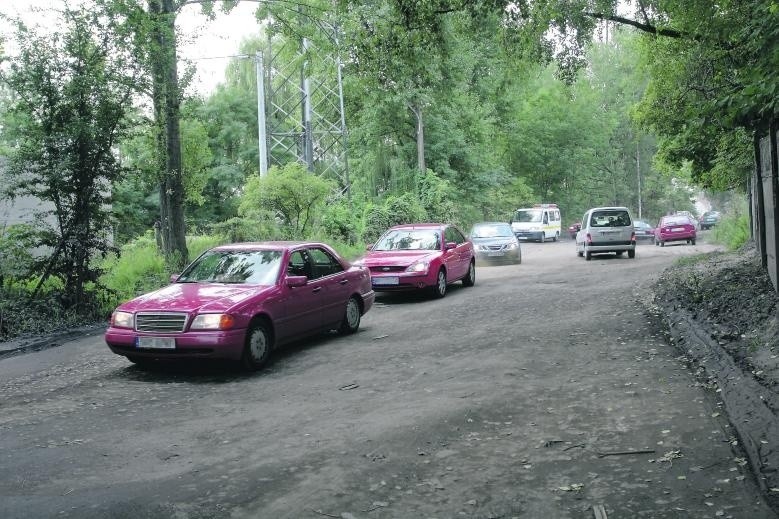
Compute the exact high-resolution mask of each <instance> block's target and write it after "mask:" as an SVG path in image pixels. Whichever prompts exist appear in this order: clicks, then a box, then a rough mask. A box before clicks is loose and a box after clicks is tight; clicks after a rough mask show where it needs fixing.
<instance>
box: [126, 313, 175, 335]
mask: <svg viewBox="0 0 779 519" xmlns="http://www.w3.org/2000/svg"><path fill="white" fill-rule="evenodd" d="M185 324H187V314H174V313H159V314H137V315H136V316H135V329H136V330H137V331H139V332H168V333H172V332H183V331H184V325H185Z"/></svg>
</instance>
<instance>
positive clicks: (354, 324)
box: [338, 296, 362, 335]
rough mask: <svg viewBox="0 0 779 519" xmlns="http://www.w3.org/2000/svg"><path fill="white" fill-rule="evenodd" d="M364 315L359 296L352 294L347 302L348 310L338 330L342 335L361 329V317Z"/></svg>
mask: <svg viewBox="0 0 779 519" xmlns="http://www.w3.org/2000/svg"><path fill="white" fill-rule="evenodd" d="M361 317H362V308H361V307H360V301H359V300H358V299H357V297H355V296H352V297H350V298H349V300H348V301H347V302H346V311H344V318H343V320H342V321H341V326H339V327H338V332H339V333H340V334H342V335H351V334H353V333H356V332H357V330H359V329H360V318H361Z"/></svg>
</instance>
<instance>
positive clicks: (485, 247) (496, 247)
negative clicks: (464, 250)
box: [479, 244, 507, 250]
mask: <svg viewBox="0 0 779 519" xmlns="http://www.w3.org/2000/svg"><path fill="white" fill-rule="evenodd" d="M506 247H507V245H505V244H502V245H501V244H498V245H481V246H480V247H479V248H480V249H481V250H503V249H505V248H506Z"/></svg>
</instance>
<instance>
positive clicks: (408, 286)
mask: <svg viewBox="0 0 779 519" xmlns="http://www.w3.org/2000/svg"><path fill="white" fill-rule="evenodd" d="M437 276H438V271H435V272H428V273H427V274H417V273H411V272H394V273H391V274H386V275H385V274H381V275H375V274H373V273H371V284H372V285H373V290H374V291H376V292H399V291H405V290H421V289H424V288H427V287H432V286H435V284H436V281H437Z"/></svg>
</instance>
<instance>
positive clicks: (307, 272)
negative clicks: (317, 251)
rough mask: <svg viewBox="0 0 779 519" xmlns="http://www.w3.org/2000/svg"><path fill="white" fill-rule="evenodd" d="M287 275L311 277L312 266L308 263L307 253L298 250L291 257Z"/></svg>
mask: <svg viewBox="0 0 779 519" xmlns="http://www.w3.org/2000/svg"><path fill="white" fill-rule="evenodd" d="M287 274H288V275H290V276H306V277H308V278H310V277H311V266H310V265H309V263H308V258H307V254H306V252H305V251H302V250H296V251H295V252H293V253H292V254H290V255H289V261H288V262H287Z"/></svg>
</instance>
